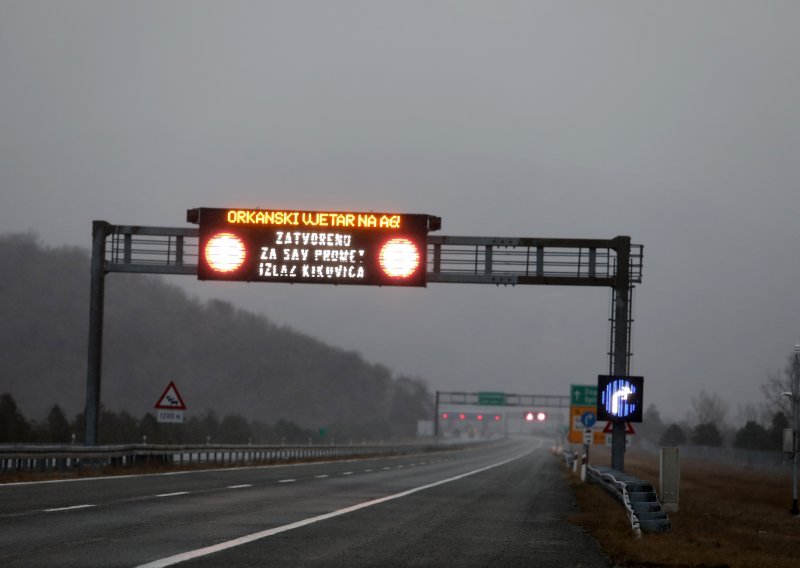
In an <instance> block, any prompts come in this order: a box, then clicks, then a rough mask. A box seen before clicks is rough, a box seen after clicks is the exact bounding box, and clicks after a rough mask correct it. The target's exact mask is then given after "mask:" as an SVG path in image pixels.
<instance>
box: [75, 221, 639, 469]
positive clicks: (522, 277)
mask: <svg viewBox="0 0 800 568" xmlns="http://www.w3.org/2000/svg"><path fill="white" fill-rule="evenodd" d="M187 220H188V221H190V222H193V223H197V224H199V229H198V228H196V227H180V228H179V227H144V226H138V225H137V226H134V225H111V224H109V223H107V222H105V221H95V222H94V224H93V228H92V229H93V230H92V237H93V246H92V269H91V276H92V278H91V297H90V309H89V350H88V359H89V361H88V368H87V378H86V443H87V444H89V445H94V444H96V443H97V423H98V417H99V410H100V382H101V359H102V328H103V308H104V305H103V304H104V300H103V298H104V286H105V275H106V274H107V273H109V272H128V273H140V274H143V273H147V274H187V275H195V276H197V277H198V278H199V279H203V280H228V281H248V282H290V283H316V284H361V285H374V286H418V287H419V286H426V285H427V284H428V283H430V282H438V283H449V284H495V285H498V286H499V285H504V286H508V285H510V286H516V285H557V286H605V287H609V288H611V289H612V315H611V318H610V319H611V345H610V348H609V374H610V375H615V376H626V375H627V374H628V364H629V358H630V325H631V317H630V314H631V290H632V288H633V284H634V283H638V282H641V275H642V249H643V247H642V246H641V245H632V244H631V239H630V237H626V236H619V237H615V238H613V239H546V238H545V239H540V238H517V237H468V236H438V235H430V234H429V232H431V231H436V230H438V229H440V228H441V219H440V218H439V217H435V216H432V215H417V214H405V213H373V212H336V211H300V210H297V211H295V210H274V209H222V208H199V209H190V210H189V211H188V213H187ZM624 451H625V427H624V424H623V423H619V424H617V423H615V424H614V432H613V443H612V467H614V468H615V469H619V470H622V469H623V464H624Z"/></svg>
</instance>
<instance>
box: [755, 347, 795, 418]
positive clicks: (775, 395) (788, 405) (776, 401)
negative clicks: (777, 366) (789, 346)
mask: <svg viewBox="0 0 800 568" xmlns="http://www.w3.org/2000/svg"><path fill="white" fill-rule="evenodd" d="M792 359H793V357H792V356H791V355H790V356H789V361H788V363H787V365H786V367H784V369H783V372H781V371H772V372H767V382H765V383H764V384H762V385H761V392H762V393H764V398H766V399H767V400H766V402H765V404H766V405H767V409H768V411H769V413H770V414H772V415H774V414H777V413H778V412H783V413H784V414H785V415H786V416H791V415H792V402H791V399H790V398H789V397H788V396H781V393H784V392H791V390H792Z"/></svg>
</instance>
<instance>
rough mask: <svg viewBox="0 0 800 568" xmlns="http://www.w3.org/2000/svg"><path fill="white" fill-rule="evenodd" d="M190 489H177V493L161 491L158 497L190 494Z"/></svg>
mask: <svg viewBox="0 0 800 568" xmlns="http://www.w3.org/2000/svg"><path fill="white" fill-rule="evenodd" d="M188 494H189V492H188V491H176V492H175V493H161V494H159V495H156V497H177V496H178V495H188Z"/></svg>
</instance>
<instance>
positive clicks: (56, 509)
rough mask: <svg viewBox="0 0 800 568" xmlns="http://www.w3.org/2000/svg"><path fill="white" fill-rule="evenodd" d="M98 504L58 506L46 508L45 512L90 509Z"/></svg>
mask: <svg viewBox="0 0 800 568" xmlns="http://www.w3.org/2000/svg"><path fill="white" fill-rule="evenodd" d="M92 507H97V505H72V506H71V507H56V508H55V509H45V510H44V512H45V513H58V512H61V511H77V510H78V509H90V508H92Z"/></svg>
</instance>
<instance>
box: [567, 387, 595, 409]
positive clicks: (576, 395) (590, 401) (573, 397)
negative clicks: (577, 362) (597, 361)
mask: <svg viewBox="0 0 800 568" xmlns="http://www.w3.org/2000/svg"><path fill="white" fill-rule="evenodd" d="M569 403H570V404H571V405H573V406H595V405H597V385H570V387H569Z"/></svg>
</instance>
